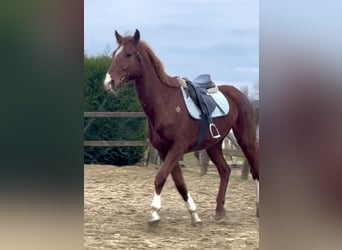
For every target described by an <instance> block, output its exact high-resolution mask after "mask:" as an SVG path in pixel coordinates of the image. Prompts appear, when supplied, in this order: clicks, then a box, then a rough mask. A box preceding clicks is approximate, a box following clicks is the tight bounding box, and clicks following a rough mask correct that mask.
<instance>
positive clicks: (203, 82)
mask: <svg viewBox="0 0 342 250" xmlns="http://www.w3.org/2000/svg"><path fill="white" fill-rule="evenodd" d="M192 83H193V84H195V85H196V86H198V87H199V88H203V89H210V88H214V87H216V84H215V83H214V82H213V81H211V79H210V75H209V74H203V75H199V76H197V77H196V78H195V79H194V80H193V81H192Z"/></svg>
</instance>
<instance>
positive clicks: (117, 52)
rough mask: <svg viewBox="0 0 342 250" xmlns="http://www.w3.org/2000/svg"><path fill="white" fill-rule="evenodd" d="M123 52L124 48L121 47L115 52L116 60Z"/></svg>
mask: <svg viewBox="0 0 342 250" xmlns="http://www.w3.org/2000/svg"><path fill="white" fill-rule="evenodd" d="M122 50H123V46H122V45H121V46H120V47H119V48H118V49H117V50H116V51H115V54H114V58H116V57H117V56H118V55H119V54H120V53H121V51H122Z"/></svg>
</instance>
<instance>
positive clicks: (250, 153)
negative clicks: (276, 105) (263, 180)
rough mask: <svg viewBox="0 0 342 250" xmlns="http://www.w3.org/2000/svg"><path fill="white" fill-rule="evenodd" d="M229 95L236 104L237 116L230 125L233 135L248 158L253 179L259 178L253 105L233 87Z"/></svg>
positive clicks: (257, 142)
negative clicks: (231, 125)
mask: <svg viewBox="0 0 342 250" xmlns="http://www.w3.org/2000/svg"><path fill="white" fill-rule="evenodd" d="M229 95H230V98H232V99H233V100H234V101H235V102H236V104H237V106H238V117H237V120H236V122H235V124H234V125H233V127H232V129H233V132H234V135H235V137H236V140H237V142H238V143H239V145H240V147H241V149H242V151H243V153H244V155H245V156H246V158H247V160H248V163H249V166H250V172H251V174H252V177H253V179H254V180H259V139H257V136H256V134H257V133H256V119H255V114H254V108H253V105H252V104H251V102H250V101H249V100H248V98H247V97H246V96H245V95H244V94H243V93H242V92H241V91H239V90H238V89H236V88H233V90H232V91H231V93H230V94H229Z"/></svg>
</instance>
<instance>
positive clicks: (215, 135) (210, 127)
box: [209, 123, 221, 139]
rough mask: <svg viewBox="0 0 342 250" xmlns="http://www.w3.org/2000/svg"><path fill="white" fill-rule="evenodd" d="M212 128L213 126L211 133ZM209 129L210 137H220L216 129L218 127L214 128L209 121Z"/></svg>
mask: <svg viewBox="0 0 342 250" xmlns="http://www.w3.org/2000/svg"><path fill="white" fill-rule="evenodd" d="M213 128H214V133H213ZM209 131H210V134H211V137H212V138H214V139H217V138H220V137H221V135H220V132H219V131H218V129H217V128H216V126H215V124H214V123H210V125H209Z"/></svg>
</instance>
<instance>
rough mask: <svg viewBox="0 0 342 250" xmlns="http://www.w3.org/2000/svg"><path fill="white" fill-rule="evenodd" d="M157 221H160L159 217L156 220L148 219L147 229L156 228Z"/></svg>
mask: <svg viewBox="0 0 342 250" xmlns="http://www.w3.org/2000/svg"><path fill="white" fill-rule="evenodd" d="M159 222H160V219H158V220H152V219H151V220H149V221H148V228H149V229H154V228H157V227H158V225H159Z"/></svg>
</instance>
